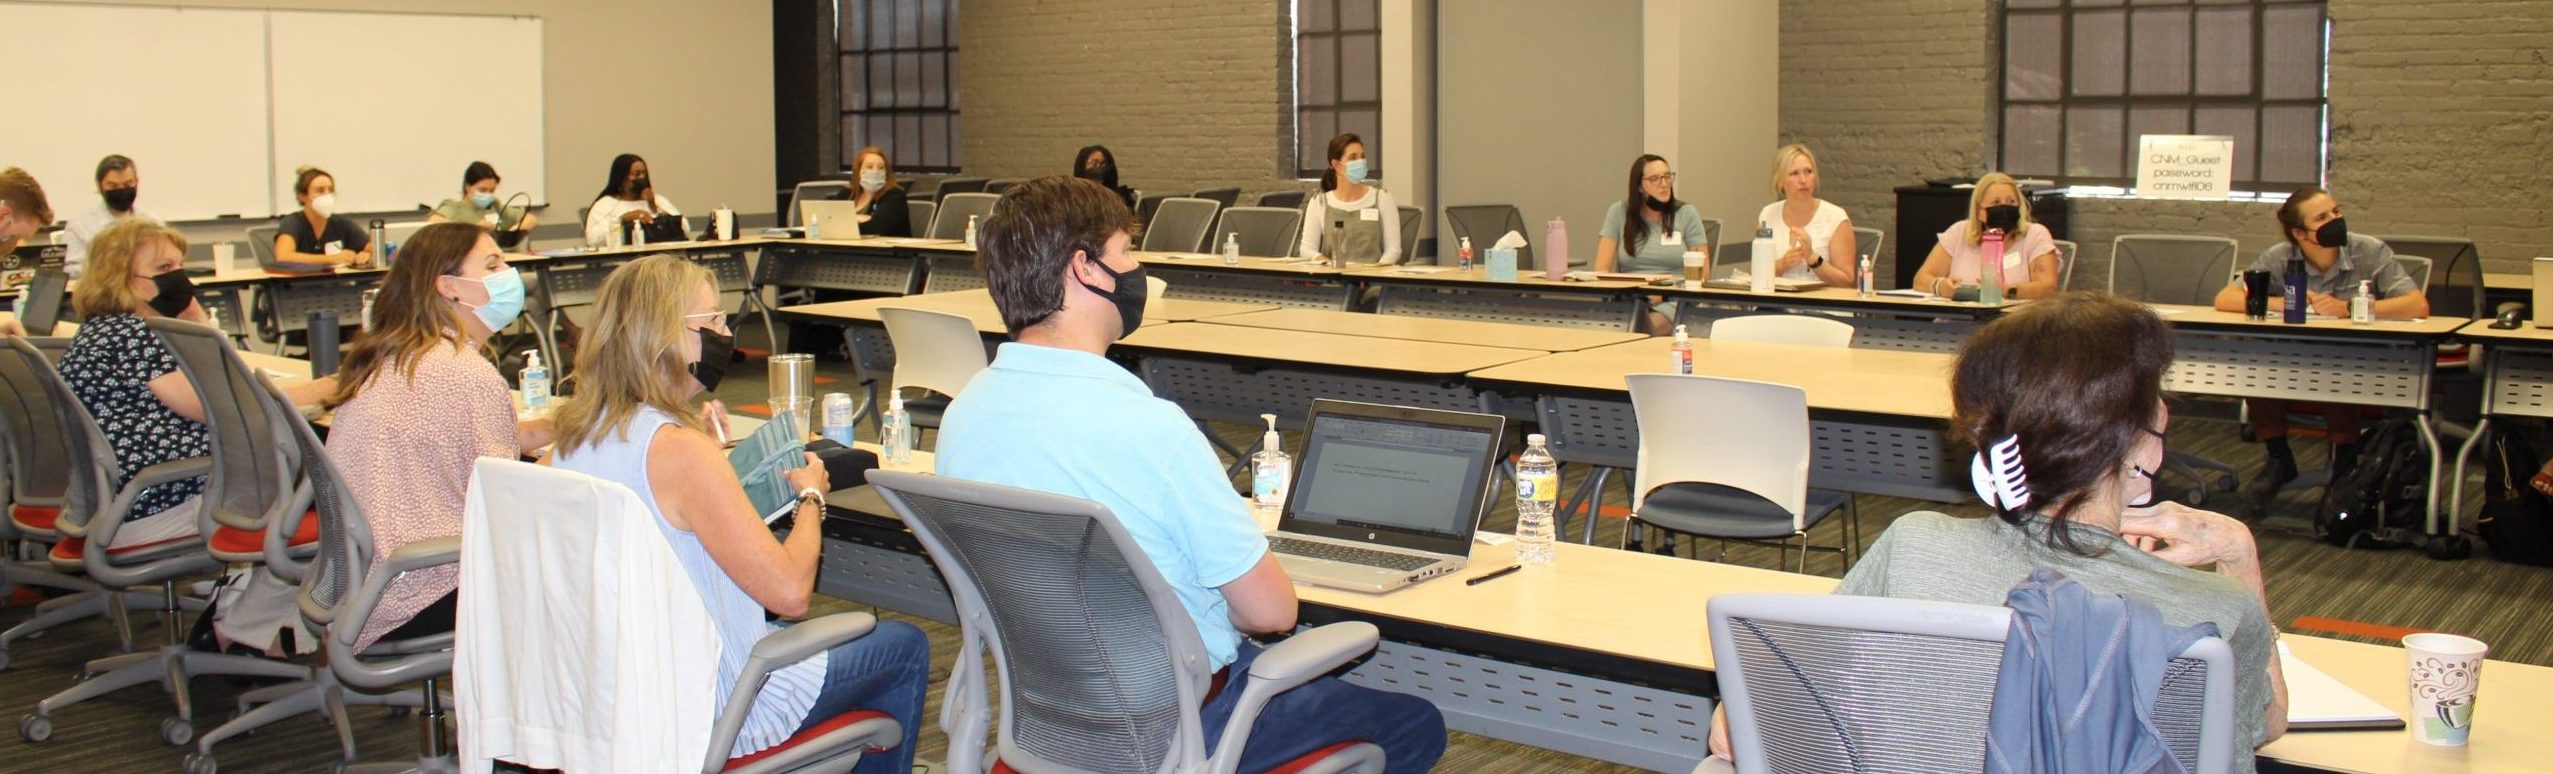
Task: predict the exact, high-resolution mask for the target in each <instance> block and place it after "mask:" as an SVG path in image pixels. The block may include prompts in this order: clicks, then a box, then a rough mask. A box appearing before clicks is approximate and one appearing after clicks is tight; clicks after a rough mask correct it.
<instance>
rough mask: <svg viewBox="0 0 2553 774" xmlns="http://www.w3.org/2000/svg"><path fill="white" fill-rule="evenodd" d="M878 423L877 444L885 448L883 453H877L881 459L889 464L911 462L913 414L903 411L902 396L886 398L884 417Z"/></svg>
mask: <svg viewBox="0 0 2553 774" xmlns="http://www.w3.org/2000/svg"><path fill="white" fill-rule="evenodd" d="M879 425H880V428H879V431H878V444H879V445H880V446H883V447H885V448H886V452H885V453H884V454H880V455H878V456H879V457H881V458H882V459H881V461H882V462H885V463H886V464H889V465H903V464H907V463H910V462H912V461H913V415H911V414H908V413H905V411H904V396H902V395H898V396H895V397H893V398H890V399H888V400H887V402H886V418H885V420H884V421H882V422H880V423H879Z"/></svg>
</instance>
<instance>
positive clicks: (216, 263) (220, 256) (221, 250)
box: [213, 242, 239, 274]
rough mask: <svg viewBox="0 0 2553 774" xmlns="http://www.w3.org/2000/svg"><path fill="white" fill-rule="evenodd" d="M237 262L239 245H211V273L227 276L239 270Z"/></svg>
mask: <svg viewBox="0 0 2553 774" xmlns="http://www.w3.org/2000/svg"><path fill="white" fill-rule="evenodd" d="M238 262H239V245H236V244H232V243H229V242H214V243H213V271H214V272H215V273H219V274H229V273H231V272H232V271H236V270H237V269H238V268H239V266H238Z"/></svg>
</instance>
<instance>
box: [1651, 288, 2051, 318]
mask: <svg viewBox="0 0 2553 774" xmlns="http://www.w3.org/2000/svg"><path fill="white" fill-rule="evenodd" d="M1659 291H1660V294H1662V295H1665V296H1667V297H1670V298H1689V299H1693V300H1695V301H1703V302H1714V303H1727V304H1755V305H1761V306H1773V307H1782V306H1802V307H1811V308H1817V309H1868V310H1870V311H1874V312H1900V313H1903V312H1914V313H1921V314H1940V315H1963V316H1972V317H1973V316H1991V315H1997V314H2001V313H2003V312H2005V311H2009V310H2011V309H2012V308H2014V307H2018V306H2021V305H2022V304H2026V303H2029V302H2028V300H2027V299H2011V300H2007V301H2005V302H2004V303H2003V306H2000V307H1991V306H1986V305H1984V304H1980V303H1977V302H1975V301H1952V300H1949V299H1945V298H1941V297H1938V296H1924V297H1911V296H1891V295H1881V294H1877V293H1874V294H1871V296H1870V297H1869V298H1863V297H1862V295H1861V294H1860V293H1859V292H1857V291H1854V290H1853V289H1852V288H1818V289H1816V290H1803V291H1800V292H1797V293H1756V292H1752V291H1746V290H1736V289H1732V288H1715V287H1707V286H1706V287H1698V288H1687V287H1683V286H1681V285H1679V286H1676V287H1672V288H1660V289H1659Z"/></svg>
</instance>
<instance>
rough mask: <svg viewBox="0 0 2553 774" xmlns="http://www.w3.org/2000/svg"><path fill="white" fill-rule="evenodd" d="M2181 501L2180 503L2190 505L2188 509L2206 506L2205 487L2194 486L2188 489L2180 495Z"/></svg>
mask: <svg viewBox="0 0 2553 774" xmlns="http://www.w3.org/2000/svg"><path fill="white" fill-rule="evenodd" d="M2181 501H2182V502H2186V503H2189V504H2190V507H2193V508H2195V507H2198V506H2202V505H2206V504H2207V487H2203V486H2194V487H2190V489H2189V491H2187V492H2182V493H2181Z"/></svg>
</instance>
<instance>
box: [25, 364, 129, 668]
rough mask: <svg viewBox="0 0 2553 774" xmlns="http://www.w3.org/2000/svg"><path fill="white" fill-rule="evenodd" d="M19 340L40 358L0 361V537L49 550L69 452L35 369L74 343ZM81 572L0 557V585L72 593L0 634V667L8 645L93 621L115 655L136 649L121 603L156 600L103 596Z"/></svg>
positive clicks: (57, 536) (55, 536)
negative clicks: (109, 629)
mask: <svg viewBox="0 0 2553 774" xmlns="http://www.w3.org/2000/svg"><path fill="white" fill-rule="evenodd" d="M14 342H15V340H13V343H14ZM23 342H24V343H25V344H26V346H28V347H29V348H31V349H34V350H35V351H37V352H39V353H40V355H41V356H40V357H37V358H32V359H29V358H22V357H19V356H17V355H15V354H9V355H5V356H0V390H5V391H6V394H0V422H5V423H6V424H5V426H0V434H5V436H6V438H7V441H8V455H7V456H8V461H9V472H8V479H9V481H8V484H9V489H8V495H9V519H8V521H7V522H5V523H0V539H6V540H8V541H10V542H11V544H12V545H15V544H16V543H17V542H20V541H23V542H25V543H29V544H33V545H35V546H38V547H41V548H45V549H48V550H49V549H51V548H52V547H53V545H54V544H56V543H59V542H61V541H62V534H61V532H59V531H58V530H56V529H55V522H56V521H57V520H58V519H60V518H61V516H62V506H63V504H64V497H65V496H66V495H67V494H68V490H69V487H70V486H71V470H70V463H69V461H68V460H69V458H70V453H69V452H68V451H67V450H66V449H65V448H64V440H63V438H62V433H60V432H58V431H57V430H55V429H54V428H55V420H54V411H53V395H52V393H50V392H48V391H46V390H45V389H44V386H43V382H42V381H41V377H39V376H38V375H37V372H36V371H35V370H33V369H34V368H35V367H37V366H39V365H40V366H42V367H43V368H46V369H50V368H52V366H51V365H49V364H47V361H50V360H58V359H60V358H61V356H62V353H63V352H64V351H65V350H68V349H70V347H71V340H70V339H68V338H35V339H24V340H23ZM78 573H79V569H78V568H77V567H63V568H56V566H55V565H54V563H53V562H50V561H47V560H45V559H43V558H37V559H33V560H25V561H21V560H18V559H17V558H16V557H15V555H11V556H10V557H8V558H6V559H0V586H23V587H35V588H50V589H60V590H63V591H68V592H71V593H69V594H66V595H63V596H59V597H55V598H53V599H49V600H45V601H44V603H43V604H40V605H37V606H36V614H35V616H34V617H31V618H28V619H27V620H24V621H20V622H18V625H16V626H12V627H9V630H8V631H6V632H0V669H5V668H7V667H8V665H9V643H11V642H14V641H16V640H20V639H24V638H27V637H32V636H35V635H37V634H41V633H44V632H45V631H47V630H50V629H52V628H54V627H57V626H61V625H63V624H67V623H72V622H75V621H81V620H86V619H88V618H91V617H97V616H104V617H105V618H106V619H107V620H108V621H109V622H110V623H112V624H114V626H115V632H116V635H117V637H118V638H119V642H120V643H121V647H119V648H118V651H119V652H126V651H131V650H132V649H133V627H132V625H131V624H130V623H129V622H128V621H127V620H126V619H125V614H124V610H125V606H126V605H127V604H136V603H138V604H142V605H156V604H159V595H158V594H156V593H150V592H115V591H108V590H106V589H104V588H102V587H100V586H98V585H97V584H96V583H92V582H90V581H89V580H88V579H86V578H83V577H80V576H79V574H78Z"/></svg>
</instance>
